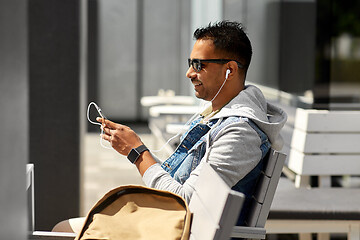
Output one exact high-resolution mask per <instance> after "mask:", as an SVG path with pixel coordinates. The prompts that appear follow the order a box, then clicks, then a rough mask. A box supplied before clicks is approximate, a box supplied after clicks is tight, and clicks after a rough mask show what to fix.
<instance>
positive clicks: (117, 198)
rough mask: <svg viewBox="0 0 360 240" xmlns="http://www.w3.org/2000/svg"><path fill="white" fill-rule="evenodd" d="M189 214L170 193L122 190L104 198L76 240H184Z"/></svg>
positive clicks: (96, 206)
mask: <svg viewBox="0 0 360 240" xmlns="http://www.w3.org/2000/svg"><path fill="white" fill-rule="evenodd" d="M190 224H191V213H190V211H189V208H188V205H187V203H186V201H185V200H184V199H183V198H182V197H180V196H178V195H176V194H174V193H171V192H167V191H161V190H157V189H152V188H148V187H142V186H122V187H118V188H115V189H113V190H111V191H110V192H108V193H107V194H105V195H104V197H102V198H101V199H100V200H99V201H98V202H97V203H96V204H95V205H94V207H93V208H92V209H91V210H90V212H89V213H88V215H87V216H86V220H85V223H84V226H83V227H82V230H81V232H80V233H79V235H78V236H77V237H76V240H85V239H108V240H114V239H121V240H126V239H131V240H136V239H146V240H151V239H156V240H158V239H162V240H167V239H169V240H170V239H171V240H187V239H189V234H190Z"/></svg>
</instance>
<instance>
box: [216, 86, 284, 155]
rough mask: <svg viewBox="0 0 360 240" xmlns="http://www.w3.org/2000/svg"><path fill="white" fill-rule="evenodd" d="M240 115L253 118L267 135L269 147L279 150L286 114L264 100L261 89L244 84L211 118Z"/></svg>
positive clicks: (281, 143) (281, 144)
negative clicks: (243, 87)
mask: <svg viewBox="0 0 360 240" xmlns="http://www.w3.org/2000/svg"><path fill="white" fill-rule="evenodd" d="M230 116H242V117H247V118H249V119H251V120H253V121H254V122H255V123H256V125H258V127H259V128H260V129H261V130H262V131H264V132H265V133H266V135H267V136H268V138H269V140H270V142H271V145H272V146H271V147H272V148H274V149H276V150H281V148H282V146H283V139H282V137H281V135H280V131H281V129H282V127H283V126H284V124H285V123H286V120H287V114H286V113H285V112H284V111H283V110H282V109H280V108H279V107H276V106H275V105H273V104H270V103H268V102H267V101H266V99H265V97H264V95H263V94H262V92H261V90H260V89H259V88H257V87H255V86H253V85H247V86H245V89H244V90H242V91H241V92H240V93H239V94H238V95H237V96H236V97H235V98H233V99H232V100H231V101H230V102H229V103H228V104H226V105H225V106H224V107H223V108H222V109H221V110H220V111H219V112H218V113H217V114H216V115H215V116H213V117H212V118H211V119H219V118H224V117H230Z"/></svg>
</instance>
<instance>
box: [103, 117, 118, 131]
mask: <svg viewBox="0 0 360 240" xmlns="http://www.w3.org/2000/svg"><path fill="white" fill-rule="evenodd" d="M103 120H104V121H103V123H105V125H106V127H108V128H110V129H117V128H119V127H121V126H122V125H121V124H118V123H114V122H112V121H110V120H108V119H104V118H103Z"/></svg>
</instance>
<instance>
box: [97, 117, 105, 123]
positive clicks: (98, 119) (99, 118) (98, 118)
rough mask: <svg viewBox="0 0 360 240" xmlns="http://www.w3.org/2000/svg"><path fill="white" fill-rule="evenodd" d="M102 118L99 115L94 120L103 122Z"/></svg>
mask: <svg viewBox="0 0 360 240" xmlns="http://www.w3.org/2000/svg"><path fill="white" fill-rule="evenodd" d="M104 120H105V119H104V118H101V117H97V118H96V121H98V122H99V123H104Z"/></svg>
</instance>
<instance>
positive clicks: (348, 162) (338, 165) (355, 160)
mask: <svg viewBox="0 0 360 240" xmlns="http://www.w3.org/2000/svg"><path fill="white" fill-rule="evenodd" d="M359 159H360V156H359V155H305V154H303V153H301V152H298V151H296V150H291V151H290V155H289V161H288V167H289V168H290V169H291V170H292V171H294V172H295V173H296V174H300V175H314V176H319V175H358V174H359V172H360V161H359Z"/></svg>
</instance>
